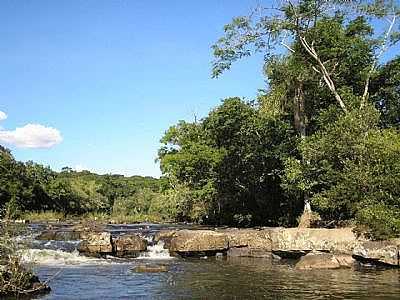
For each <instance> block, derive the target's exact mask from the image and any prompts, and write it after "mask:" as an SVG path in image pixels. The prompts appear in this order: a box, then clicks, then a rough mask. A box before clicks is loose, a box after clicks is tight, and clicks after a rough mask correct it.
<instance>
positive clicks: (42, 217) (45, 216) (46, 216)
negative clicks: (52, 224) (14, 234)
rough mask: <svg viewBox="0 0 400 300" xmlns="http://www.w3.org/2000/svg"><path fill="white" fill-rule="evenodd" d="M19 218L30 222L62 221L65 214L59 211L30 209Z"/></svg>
mask: <svg viewBox="0 0 400 300" xmlns="http://www.w3.org/2000/svg"><path fill="white" fill-rule="evenodd" d="M21 219H23V220H29V221H31V222H48V221H63V220H65V219H66V218H65V216H64V214H63V213H61V212H55V211H51V210H46V211H30V212H25V213H23V214H22V216H21Z"/></svg>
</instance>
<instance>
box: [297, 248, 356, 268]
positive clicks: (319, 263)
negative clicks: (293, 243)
mask: <svg viewBox="0 0 400 300" xmlns="http://www.w3.org/2000/svg"><path fill="white" fill-rule="evenodd" d="M352 264H353V260H352V258H351V256H343V255H342V256H340V257H336V256H335V255H333V254H331V253H315V252H311V253H308V254H307V255H305V256H303V257H301V258H300V260H299V261H298V263H297V264H296V266H295V268H296V269H298V270H314V269H339V268H349V267H351V265H352Z"/></svg>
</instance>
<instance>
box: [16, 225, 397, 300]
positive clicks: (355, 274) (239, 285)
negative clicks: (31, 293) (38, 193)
mask: <svg viewBox="0 0 400 300" xmlns="http://www.w3.org/2000/svg"><path fill="white" fill-rule="evenodd" d="M160 228H163V227H162V226H158V225H157V226H156V225H154V226H152V225H145V226H144V225H135V226H133V225H132V226H117V225H116V226H110V227H109V228H108V229H109V230H110V231H112V232H113V234H121V233H124V232H136V233H140V234H142V235H143V236H145V237H146V238H147V239H148V241H149V246H148V249H147V252H145V253H143V254H142V255H141V257H139V258H136V259H116V258H106V259H96V258H88V257H83V256H80V255H79V253H78V252H77V251H76V247H77V245H78V243H79V241H68V242H63V241H36V240H34V241H33V242H32V244H31V247H32V249H29V250H27V251H25V252H24V254H23V257H24V259H25V261H26V262H29V263H34V264H33V268H34V271H35V272H36V274H37V275H38V276H39V277H40V279H41V280H42V281H46V280H48V279H50V283H49V285H50V286H51V288H52V291H51V292H50V293H49V294H46V295H42V296H37V297H36V298H35V299H102V300H104V299H262V298H264V299H400V272H399V270H398V269H378V268H374V267H365V266H360V267H358V268H356V269H353V270H350V269H340V270H318V271H317V270H313V271H299V270H296V269H294V267H293V266H294V262H293V261H282V260H281V261H276V260H271V259H261V258H229V257H228V258H215V257H213V258H206V257H204V258H196V259H195V258H190V259H188V258H186V259H183V258H172V257H170V256H169V253H168V251H167V250H165V249H164V248H163V244H162V243H158V244H154V243H153V240H152V237H153V236H154V233H155V232H157V231H158V230H159V229H160ZM164 228H165V227H164ZM144 264H146V265H151V266H154V265H155V266H163V267H164V268H167V270H168V271H167V272H159V273H139V272H135V267H137V266H139V265H144Z"/></svg>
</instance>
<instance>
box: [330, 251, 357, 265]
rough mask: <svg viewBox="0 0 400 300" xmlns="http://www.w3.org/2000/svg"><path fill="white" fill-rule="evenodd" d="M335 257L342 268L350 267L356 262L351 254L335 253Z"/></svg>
mask: <svg viewBox="0 0 400 300" xmlns="http://www.w3.org/2000/svg"><path fill="white" fill-rule="evenodd" d="M335 258H336V259H337V261H338V262H339V264H340V267H342V268H351V267H353V266H354V264H355V263H356V260H355V259H354V258H353V257H352V256H351V255H345V254H335Z"/></svg>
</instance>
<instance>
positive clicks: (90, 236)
mask: <svg viewBox="0 0 400 300" xmlns="http://www.w3.org/2000/svg"><path fill="white" fill-rule="evenodd" d="M78 251H79V252H80V253H83V254H86V255H89V256H103V255H110V254H112V253H113V243H112V239H111V233H109V232H91V233H87V234H86V237H85V239H84V240H83V241H82V242H81V243H80V244H79V247H78Z"/></svg>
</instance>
